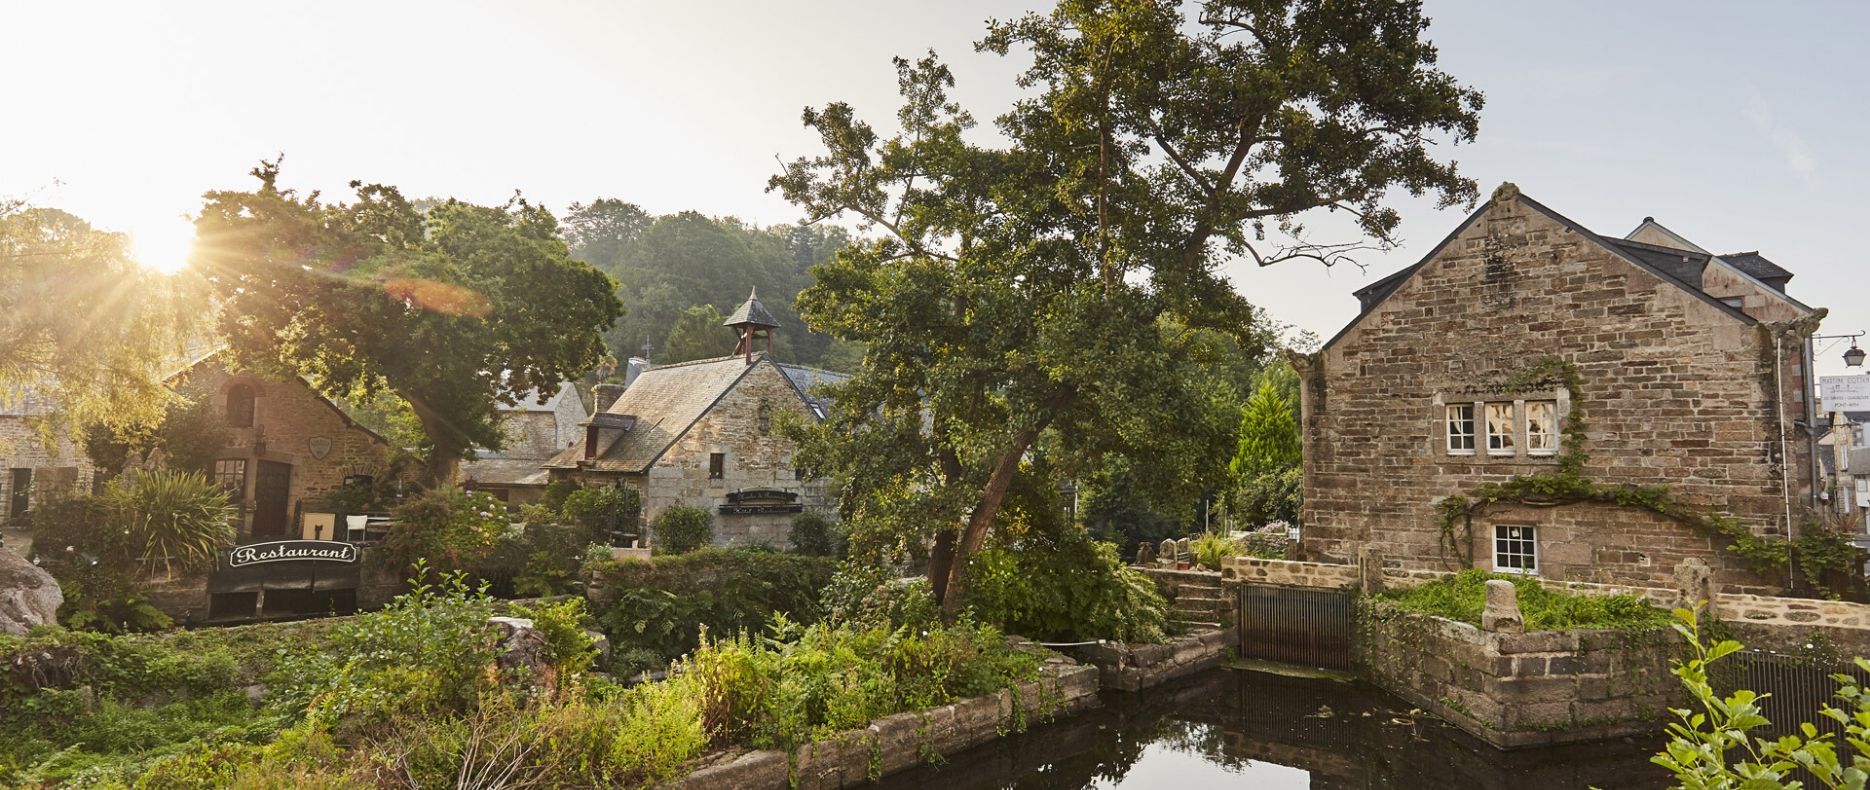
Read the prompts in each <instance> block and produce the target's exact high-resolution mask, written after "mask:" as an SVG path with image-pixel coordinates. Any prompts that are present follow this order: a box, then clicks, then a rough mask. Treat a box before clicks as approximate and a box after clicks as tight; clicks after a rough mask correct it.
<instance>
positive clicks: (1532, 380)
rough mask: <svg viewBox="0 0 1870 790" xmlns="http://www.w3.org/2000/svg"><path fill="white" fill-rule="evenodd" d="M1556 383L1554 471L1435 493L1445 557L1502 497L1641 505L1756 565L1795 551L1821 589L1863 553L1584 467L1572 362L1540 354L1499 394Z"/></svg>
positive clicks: (1467, 543)
mask: <svg viewBox="0 0 1870 790" xmlns="http://www.w3.org/2000/svg"><path fill="white" fill-rule="evenodd" d="M1554 385H1557V386H1562V387H1564V388H1565V390H1566V391H1567V392H1568V393H1570V396H1571V410H1570V414H1569V415H1568V416H1567V417H1566V418H1565V420H1564V426H1563V428H1562V429H1561V431H1560V433H1561V435H1562V436H1563V442H1562V445H1561V448H1562V449H1561V451H1560V453H1559V455H1558V470H1557V471H1556V472H1541V473H1536V474H1523V475H1515V476H1513V477H1511V478H1509V479H1507V480H1503V481H1500V482H1495V483H1483V484H1481V485H1480V486H1478V487H1476V488H1474V489H1473V490H1471V491H1468V492H1466V493H1465V494H1462V493H1457V494H1452V495H1449V496H1448V497H1446V498H1444V499H1442V500H1441V501H1440V502H1439V503H1437V506H1438V507H1439V508H1440V509H1441V549H1442V556H1443V557H1444V559H1446V558H1447V557H1448V555H1449V554H1450V553H1451V552H1452V553H1458V554H1460V555H1461V556H1465V557H1467V558H1468V560H1469V561H1470V562H1471V561H1472V559H1473V557H1474V517H1475V516H1477V515H1480V514H1482V513H1484V512H1486V511H1487V510H1489V509H1490V508H1492V507H1494V506H1495V505H1498V504H1499V503H1501V502H1516V503H1522V504H1535V505H1568V504H1576V503H1581V502H1597V503H1602V504H1609V505H1616V506H1618V507H1630V508H1639V509H1642V510H1647V511H1650V512H1652V513H1655V514H1657V515H1660V516H1662V517H1664V518H1667V519H1669V520H1670V521H1673V522H1675V523H1678V524H1681V525H1683V526H1685V527H1688V528H1690V529H1692V530H1695V531H1696V532H1699V533H1701V534H1703V535H1708V536H1710V537H1714V538H1717V539H1725V540H1727V541H1729V543H1728V545H1727V547H1726V548H1727V550H1728V551H1731V552H1733V553H1734V554H1736V555H1738V556H1740V557H1741V558H1742V559H1744V560H1746V561H1747V563H1748V564H1749V565H1750V566H1751V567H1752V568H1753V569H1754V570H1756V571H1760V572H1766V571H1770V570H1772V569H1775V568H1781V567H1784V566H1785V565H1786V564H1787V563H1788V562H1790V561H1792V559H1793V558H1794V557H1796V558H1797V560H1798V562H1799V564H1800V567H1801V569H1803V570H1804V575H1805V577H1806V580H1807V581H1808V582H1810V583H1811V584H1812V585H1813V587H1814V588H1816V589H1818V590H1820V591H1821V592H1825V593H1829V590H1827V589H1825V587H1824V585H1823V583H1822V579H1823V575H1824V573H1825V572H1826V571H1827V570H1832V569H1839V568H1849V567H1854V566H1855V567H1861V565H1862V563H1863V552H1861V551H1859V550H1858V549H1856V548H1855V547H1852V546H1851V545H1850V544H1849V541H1847V540H1839V539H1838V536H1835V535H1834V534H1832V533H1830V532H1829V531H1825V530H1814V531H1811V532H1810V533H1809V534H1807V535H1806V536H1805V537H1802V538H1799V539H1798V540H1796V541H1790V542H1788V541H1778V540H1767V539H1765V538H1762V537H1760V536H1758V535H1755V534H1753V531H1752V530H1750V529H1748V528H1747V526H1746V525H1745V524H1743V523H1741V522H1740V521H1739V520H1738V519H1735V518H1734V517H1732V516H1728V515H1724V514H1720V513H1712V512H1708V511H1705V510H1701V509H1699V508H1696V507H1694V506H1692V505H1690V504H1688V503H1685V502H1683V501H1681V500H1680V499H1678V498H1677V497H1676V496H1675V494H1674V492H1673V491H1672V490H1671V489H1670V487H1669V486H1668V485H1636V484H1630V483H1623V484H1606V483H1600V482H1597V481H1595V480H1592V479H1591V478H1590V477H1589V476H1587V475H1585V473H1584V466H1585V463H1586V462H1587V461H1588V460H1589V459H1590V454H1589V452H1588V451H1587V448H1586V437H1585V432H1586V428H1587V423H1586V421H1585V412H1584V405H1583V397H1582V394H1581V393H1582V382H1581V380H1580V378H1579V375H1578V368H1577V366H1576V365H1573V364H1572V363H1571V362H1570V361H1568V360H1564V359H1560V358H1557V357H1547V358H1545V359H1542V360H1540V361H1538V362H1536V363H1534V364H1533V365H1532V366H1530V367H1528V368H1526V369H1525V370H1523V371H1521V372H1519V373H1518V374H1516V375H1514V376H1513V377H1512V378H1510V379H1509V380H1507V381H1505V382H1503V383H1502V384H1500V385H1499V386H1498V387H1497V388H1495V389H1496V390H1497V391H1499V392H1502V393H1503V394H1513V395H1517V394H1521V393H1524V392H1527V391H1529V390H1533V389H1538V388H1544V387H1550V386H1554Z"/></svg>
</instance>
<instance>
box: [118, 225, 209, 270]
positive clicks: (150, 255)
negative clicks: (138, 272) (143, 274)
mask: <svg viewBox="0 0 1870 790" xmlns="http://www.w3.org/2000/svg"><path fill="white" fill-rule="evenodd" d="M130 246H131V249H132V251H133V253H134V255H135V256H136V262H137V263H140V264H142V265H144V266H147V267H149V268H151V269H154V270H156V271H158V272H162V273H163V274H174V273H176V272H179V271H181V270H182V267H184V266H187V265H188V256H189V253H191V252H193V251H194V248H195V225H194V223H193V222H190V221H189V220H188V219H187V218H186V217H175V218H172V219H167V220H163V221H160V222H152V223H150V224H148V225H144V226H141V227H138V228H136V229H134V230H132V231H130Z"/></svg>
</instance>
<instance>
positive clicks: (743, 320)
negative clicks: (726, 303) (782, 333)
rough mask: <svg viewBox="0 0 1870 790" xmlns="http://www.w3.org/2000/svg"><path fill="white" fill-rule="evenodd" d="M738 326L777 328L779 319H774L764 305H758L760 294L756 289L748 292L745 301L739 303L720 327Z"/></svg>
mask: <svg viewBox="0 0 1870 790" xmlns="http://www.w3.org/2000/svg"><path fill="white" fill-rule="evenodd" d="M739 324H752V325H754V326H765V327H777V326H779V319H776V318H774V317H773V314H772V313H769V312H767V311H766V305H763V304H760V292H759V289H757V288H756V289H754V290H752V291H748V292H747V301H744V302H741V303H740V307H739V308H737V309H735V310H734V314H733V315H730V316H728V317H727V320H726V321H722V322H721V326H736V325H739Z"/></svg>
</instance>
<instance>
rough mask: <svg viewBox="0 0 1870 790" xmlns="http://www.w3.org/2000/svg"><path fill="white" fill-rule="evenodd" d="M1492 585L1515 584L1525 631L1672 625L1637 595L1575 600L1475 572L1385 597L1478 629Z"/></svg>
mask: <svg viewBox="0 0 1870 790" xmlns="http://www.w3.org/2000/svg"><path fill="white" fill-rule="evenodd" d="M1490 579H1505V580H1507V581H1510V582H1512V583H1513V586H1514V588H1516V592H1517V593H1518V596H1519V613H1520V616H1521V617H1523V618H1524V619H1525V621H1526V630H1527V631H1566V630H1570V629H1573V628H1634V629H1644V628H1660V627H1662V625H1663V624H1665V623H1667V622H1668V613H1667V612H1664V611H1662V610H1660V609H1657V608H1655V607H1653V606H1650V605H1648V604H1645V603H1643V601H1642V599H1640V598H1637V597H1636V596H1633V595H1577V594H1573V593H1568V592H1565V591H1563V590H1554V589H1550V588H1548V587H1546V586H1545V585H1543V584H1540V583H1539V580H1538V579H1536V578H1534V577H1531V576H1524V575H1514V574H1501V573H1487V572H1484V571H1480V570H1476V569H1472V568H1470V569H1467V570H1464V571H1461V572H1459V573H1456V574H1454V575H1453V576H1448V577H1444V578H1441V579H1436V580H1434V581H1431V582H1426V583H1423V584H1419V585H1417V586H1415V587H1411V588H1409V589H1406V590H1399V591H1398V590H1391V591H1387V592H1384V593H1383V597H1384V599H1385V600H1388V601H1392V602H1394V603H1395V604H1396V605H1397V606H1399V607H1401V608H1403V609H1407V610H1409V611H1412V612H1420V613H1422V614H1429V615H1434V616H1436V617H1446V618H1448V619H1450V620H1459V621H1461V622H1464V623H1473V624H1475V625H1479V624H1480V615H1481V610H1483V609H1485V608H1486V605H1487V582H1488V580H1490Z"/></svg>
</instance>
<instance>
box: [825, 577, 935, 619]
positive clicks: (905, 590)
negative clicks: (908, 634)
mask: <svg viewBox="0 0 1870 790" xmlns="http://www.w3.org/2000/svg"><path fill="white" fill-rule="evenodd" d="M823 608H824V612H825V619H827V620H829V621H830V622H832V623H837V624H841V625H842V624H849V625H855V626H861V627H865V628H891V629H894V628H902V627H908V628H909V629H910V630H913V631H922V630H926V629H928V628H929V627H930V626H933V625H936V624H937V623H938V622H939V621H940V620H941V607H940V606H939V605H937V604H936V603H935V591H934V589H933V588H932V587H930V586H929V580H928V579H927V578H926V577H916V578H902V574H900V573H897V572H895V571H893V570H891V569H889V568H885V567H882V566H878V565H872V564H869V563H854V562H853V563H846V564H844V565H843V566H841V567H839V568H838V572H837V574H836V575H835V576H832V577H831V583H830V585H828V586H826V587H825V593H824V597H823Z"/></svg>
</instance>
